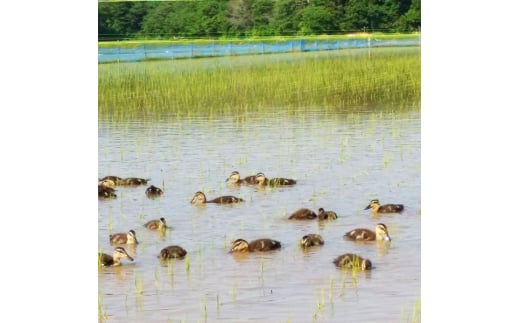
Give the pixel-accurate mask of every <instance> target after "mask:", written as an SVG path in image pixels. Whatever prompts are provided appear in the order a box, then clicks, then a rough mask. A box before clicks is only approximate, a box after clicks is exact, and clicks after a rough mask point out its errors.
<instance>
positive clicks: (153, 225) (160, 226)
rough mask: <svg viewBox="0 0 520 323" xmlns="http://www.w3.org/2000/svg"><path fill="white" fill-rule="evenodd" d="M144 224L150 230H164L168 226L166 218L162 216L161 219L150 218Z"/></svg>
mask: <svg viewBox="0 0 520 323" xmlns="http://www.w3.org/2000/svg"><path fill="white" fill-rule="evenodd" d="M144 226H145V227H146V228H147V229H150V230H164V229H167V228H168V226H167V225H166V220H165V219H164V218H160V219H159V220H150V221H148V222H146V223H145V224H144Z"/></svg>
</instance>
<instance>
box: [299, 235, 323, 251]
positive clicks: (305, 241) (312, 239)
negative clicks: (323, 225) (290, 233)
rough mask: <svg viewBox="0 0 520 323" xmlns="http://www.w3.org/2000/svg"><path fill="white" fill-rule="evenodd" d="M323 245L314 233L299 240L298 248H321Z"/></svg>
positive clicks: (318, 236)
mask: <svg viewBox="0 0 520 323" xmlns="http://www.w3.org/2000/svg"><path fill="white" fill-rule="evenodd" d="M324 243H325V242H324V241H323V238H322V236H321V235H319V234H315V233H309V234H306V235H304V236H303V237H302V238H301V239H300V246H301V247H302V248H308V247H312V246H322V245H323V244H324Z"/></svg>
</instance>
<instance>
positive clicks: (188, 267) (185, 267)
mask: <svg viewBox="0 0 520 323" xmlns="http://www.w3.org/2000/svg"><path fill="white" fill-rule="evenodd" d="M184 269H185V270H186V274H188V277H189V274H190V255H189V254H187V255H186V257H185V259H184Z"/></svg>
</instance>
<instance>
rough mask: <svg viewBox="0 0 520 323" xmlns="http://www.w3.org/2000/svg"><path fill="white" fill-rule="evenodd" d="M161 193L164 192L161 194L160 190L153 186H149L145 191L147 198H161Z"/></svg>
mask: <svg viewBox="0 0 520 323" xmlns="http://www.w3.org/2000/svg"><path fill="white" fill-rule="evenodd" d="M163 193H164V192H163V190H162V189H160V188H159V187H157V186H153V185H151V186H150V187H148V188H147V189H146V196H147V197H149V198H153V197H159V196H162V195H163Z"/></svg>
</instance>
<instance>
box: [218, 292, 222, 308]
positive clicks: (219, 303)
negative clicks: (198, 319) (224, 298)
mask: <svg viewBox="0 0 520 323" xmlns="http://www.w3.org/2000/svg"><path fill="white" fill-rule="evenodd" d="M221 304H222V303H221V302H220V297H219V295H218V293H217V311H219V310H220V305H221Z"/></svg>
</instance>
